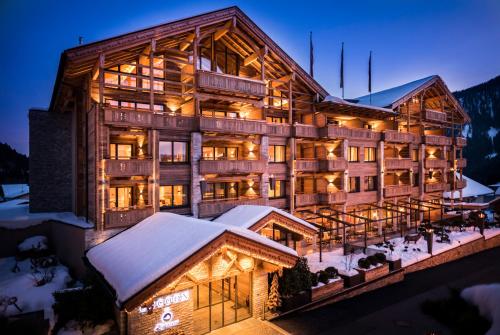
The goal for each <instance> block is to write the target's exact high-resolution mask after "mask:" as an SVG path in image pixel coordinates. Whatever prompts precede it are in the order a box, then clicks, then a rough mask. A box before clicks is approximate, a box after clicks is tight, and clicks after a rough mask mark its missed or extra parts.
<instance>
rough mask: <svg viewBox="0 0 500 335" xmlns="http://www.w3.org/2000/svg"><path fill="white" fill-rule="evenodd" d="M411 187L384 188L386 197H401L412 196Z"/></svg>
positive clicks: (387, 186)
mask: <svg viewBox="0 0 500 335" xmlns="http://www.w3.org/2000/svg"><path fill="white" fill-rule="evenodd" d="M411 191H412V188H411V185H386V186H384V197H386V198H389V197H400V196H405V195H410V194H411Z"/></svg>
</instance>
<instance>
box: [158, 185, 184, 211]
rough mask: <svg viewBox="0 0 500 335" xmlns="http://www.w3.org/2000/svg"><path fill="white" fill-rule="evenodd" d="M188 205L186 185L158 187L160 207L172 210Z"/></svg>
mask: <svg viewBox="0 0 500 335" xmlns="http://www.w3.org/2000/svg"><path fill="white" fill-rule="evenodd" d="M188 205H189V197H188V186H187V185H167V186H160V207H161V208H174V207H187V206H188Z"/></svg>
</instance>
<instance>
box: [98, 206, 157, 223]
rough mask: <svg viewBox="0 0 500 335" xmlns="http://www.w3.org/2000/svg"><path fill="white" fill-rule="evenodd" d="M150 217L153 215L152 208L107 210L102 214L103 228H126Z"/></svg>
mask: <svg viewBox="0 0 500 335" xmlns="http://www.w3.org/2000/svg"><path fill="white" fill-rule="evenodd" d="M151 215H153V207H152V206H146V207H142V208H129V209H124V210H107V211H106V213H104V226H105V227H106V228H119V227H128V226H131V225H134V224H136V223H139V222H140V221H142V220H144V219H145V218H147V217H149V216H151Z"/></svg>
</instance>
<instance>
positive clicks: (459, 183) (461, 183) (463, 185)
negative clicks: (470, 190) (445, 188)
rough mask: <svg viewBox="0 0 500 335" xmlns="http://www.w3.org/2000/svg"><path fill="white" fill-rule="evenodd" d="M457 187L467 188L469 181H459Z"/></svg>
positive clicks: (456, 183)
mask: <svg viewBox="0 0 500 335" xmlns="http://www.w3.org/2000/svg"><path fill="white" fill-rule="evenodd" d="M455 186H456V188H457V189H459V188H465V187H466V186H467V180H466V179H457V181H456V182H455Z"/></svg>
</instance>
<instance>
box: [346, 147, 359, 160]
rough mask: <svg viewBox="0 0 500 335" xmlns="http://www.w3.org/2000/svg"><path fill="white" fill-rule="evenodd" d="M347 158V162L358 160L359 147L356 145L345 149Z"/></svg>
mask: <svg viewBox="0 0 500 335" xmlns="http://www.w3.org/2000/svg"><path fill="white" fill-rule="evenodd" d="M347 160H348V161H349V162H359V148H358V147H349V150H348V151H347Z"/></svg>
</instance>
